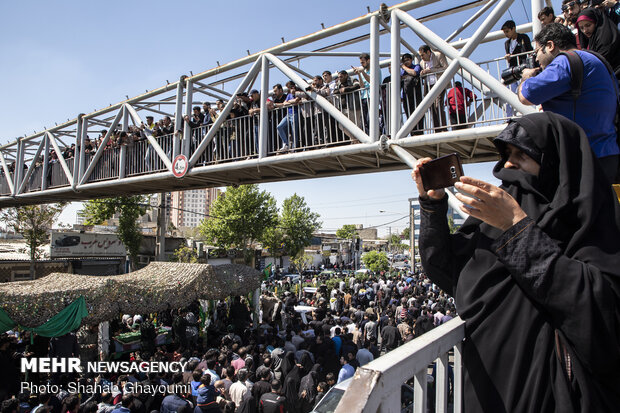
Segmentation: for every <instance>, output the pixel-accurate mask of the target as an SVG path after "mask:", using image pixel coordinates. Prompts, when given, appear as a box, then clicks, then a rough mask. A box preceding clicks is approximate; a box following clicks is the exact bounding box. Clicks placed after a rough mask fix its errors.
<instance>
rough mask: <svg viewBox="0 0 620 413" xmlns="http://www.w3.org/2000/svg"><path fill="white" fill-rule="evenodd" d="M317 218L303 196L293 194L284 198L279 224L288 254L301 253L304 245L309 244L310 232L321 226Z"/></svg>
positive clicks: (317, 215) (293, 255)
mask: <svg viewBox="0 0 620 413" xmlns="http://www.w3.org/2000/svg"><path fill="white" fill-rule="evenodd" d="M319 218H320V216H319V214H317V213H316V212H312V211H311V210H310V208H309V207H308V205H307V204H306V200H305V199H304V198H303V197H301V196H299V195H297V194H293V195H292V196H290V197H288V198H286V199H285V200H284V203H283V204H282V216H281V218H280V226H281V227H282V230H283V231H284V234H285V235H286V237H285V239H284V243H285V246H286V250H287V251H288V253H289V255H290V256H292V257H295V256H297V255H299V254H300V253H303V250H304V247H306V246H307V245H309V244H310V241H311V240H312V234H313V233H314V232H315V231H316V230H318V229H319V228H320V227H321V221H319Z"/></svg>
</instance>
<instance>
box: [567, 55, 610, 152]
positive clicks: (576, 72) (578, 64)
mask: <svg viewBox="0 0 620 413" xmlns="http://www.w3.org/2000/svg"><path fill="white" fill-rule="evenodd" d="M583 51H584V52H587V53H590V54H592V55H594V56H596V57H597V58H598V59H599V60H600V61H601V62H603V64H604V65H605V67H606V68H607V72H608V73H609V76H611V78H612V83H613V84H614V88H615V90H616V116H615V117H614V125H615V126H616V140H617V141H618V146H620V96H619V95H618V79H617V78H616V75H615V74H614V70H613V69H612V68H611V66H610V64H609V62H607V60H606V59H605V58H604V57H603V56H601V55H600V54H598V53H597V52H593V51H592V50H583ZM560 54H561V55H564V56H566V58H567V59H568V63H569V65H570V87H571V95H572V97H573V121H574V120H575V114H576V112H577V99H579V96H580V95H581V87H582V85H583V61H582V60H581V57H579V54H577V53H576V52H574V51H569V52H560Z"/></svg>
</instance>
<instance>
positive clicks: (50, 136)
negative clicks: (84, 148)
mask: <svg viewBox="0 0 620 413" xmlns="http://www.w3.org/2000/svg"><path fill="white" fill-rule="evenodd" d="M46 135H47V137H48V139H49V140H50V143H51V144H52V146H53V147H54V150H55V151H56V156H58V162H60V166H61V167H62V170H63V171H64V173H65V176H66V177H67V179H68V180H69V182H73V174H72V173H71V171H70V170H69V166H68V165H67V161H65V157H64V156H63V154H62V152H61V151H60V146H58V142H56V136H54V134H53V133H51V132H46Z"/></svg>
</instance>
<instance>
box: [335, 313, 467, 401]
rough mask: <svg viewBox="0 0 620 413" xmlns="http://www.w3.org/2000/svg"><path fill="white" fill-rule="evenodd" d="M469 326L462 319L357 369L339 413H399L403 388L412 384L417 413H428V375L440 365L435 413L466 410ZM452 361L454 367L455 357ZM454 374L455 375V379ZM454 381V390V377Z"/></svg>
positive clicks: (430, 332) (437, 376) (458, 318)
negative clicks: (464, 355) (464, 347)
mask: <svg viewBox="0 0 620 413" xmlns="http://www.w3.org/2000/svg"><path fill="white" fill-rule="evenodd" d="M464 337H465V321H463V320H461V318H460V317H457V318H454V319H452V320H450V321H448V322H447V323H445V324H442V325H440V326H439V327H437V328H435V329H433V330H431V331H429V332H427V333H426V334H424V335H422V336H420V337H418V338H416V339H414V340H412V341H410V342H409V343H406V344H404V345H402V346H400V347H398V348H396V349H395V350H392V351H390V352H389V353H387V354H385V355H384V356H382V357H379V358H377V359H375V360H373V361H371V362H370V363H368V364H366V365H364V366H362V367H358V368H357V370H356V371H355V375H354V376H353V380H352V382H351V384H350V385H349V387H348V388H347V390H346V391H345V393H344V395H343V397H342V399H341V400H340V403H339V404H338V407H337V408H336V410H335V413H349V412H353V411H354V412H363V413H371V412H372V413H375V412H377V411H381V413H400V412H401V411H402V408H403V406H402V404H401V385H402V384H403V383H405V382H408V381H411V380H413V382H414V384H413V387H414V396H413V411H414V412H415V413H426V412H427V411H428V406H429V399H428V388H427V382H428V373H429V367H430V366H432V365H433V364H434V365H435V368H434V371H435V380H434V387H435V399H434V405H435V411H436V412H448V411H449V405H452V406H453V410H451V411H453V412H454V413H459V412H461V411H462V409H461V406H462V397H463V375H462V359H461V354H462V353H461V347H462V341H463V339H464ZM451 352H453V361H452V362H450V359H449V357H450V353H451ZM451 370H452V372H453V375H451V374H450V371H451ZM451 376H453V380H452V385H450V380H449V379H450V377H451Z"/></svg>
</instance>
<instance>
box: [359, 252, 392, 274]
mask: <svg viewBox="0 0 620 413" xmlns="http://www.w3.org/2000/svg"><path fill="white" fill-rule="evenodd" d="M362 261H363V262H364V265H365V266H366V268H368V269H369V270H370V271H372V272H379V271H387V269H388V268H389V262H388V259H387V255H386V254H385V252H377V251H369V252H367V253H365V254H364V256H363V257H362Z"/></svg>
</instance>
